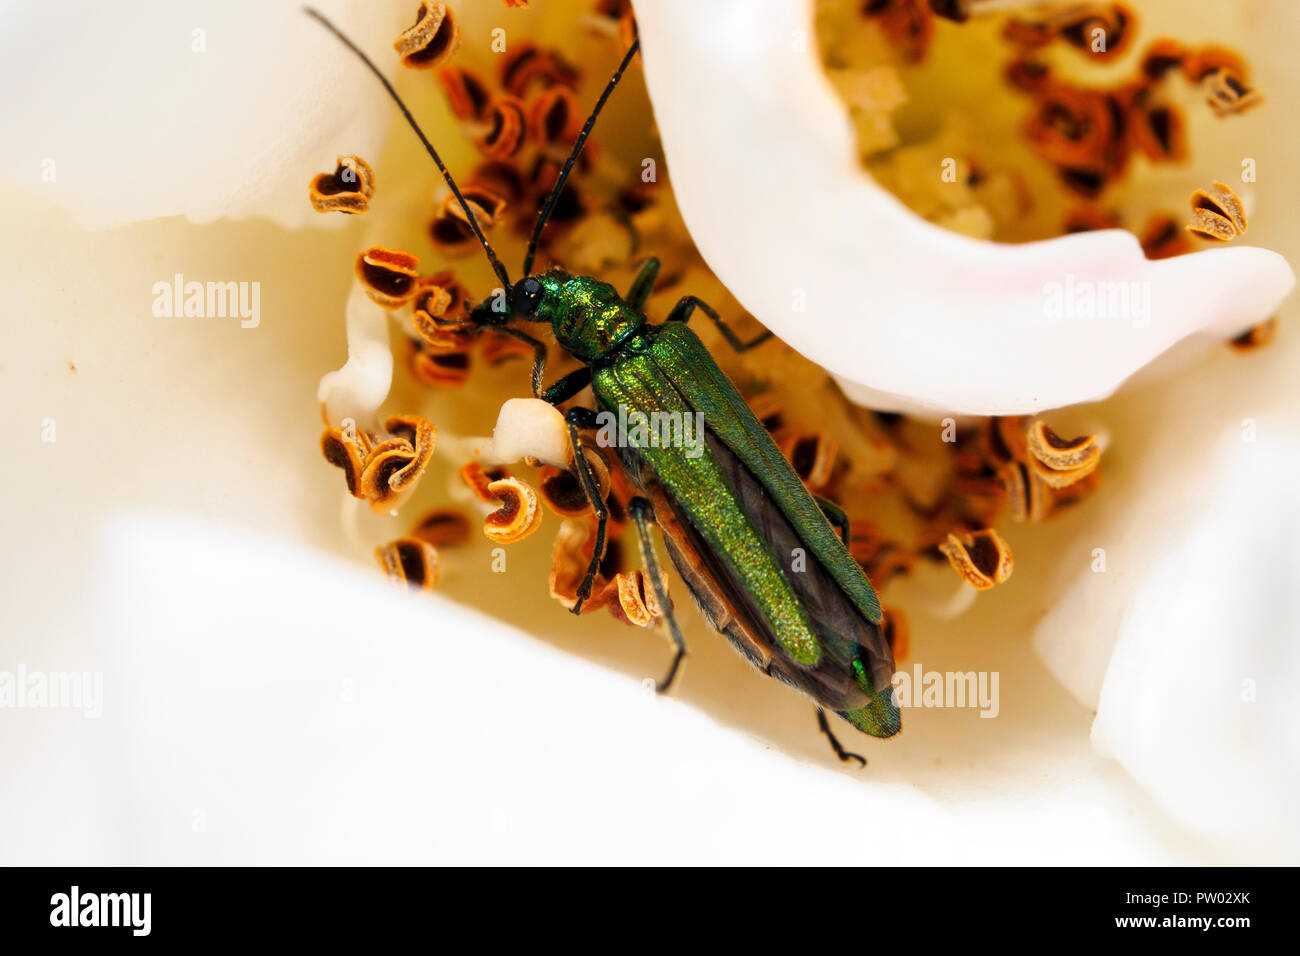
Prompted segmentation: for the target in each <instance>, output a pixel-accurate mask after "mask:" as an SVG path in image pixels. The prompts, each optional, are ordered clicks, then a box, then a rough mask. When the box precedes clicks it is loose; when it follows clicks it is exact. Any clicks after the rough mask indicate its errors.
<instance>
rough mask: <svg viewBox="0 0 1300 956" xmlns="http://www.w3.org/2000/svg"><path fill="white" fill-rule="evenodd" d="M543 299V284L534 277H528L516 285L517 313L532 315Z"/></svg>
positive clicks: (515, 300) (515, 304)
mask: <svg viewBox="0 0 1300 956" xmlns="http://www.w3.org/2000/svg"><path fill="white" fill-rule="evenodd" d="M541 299H542V284H541V283H540V282H538V281H537V280H536V279H534V278H531V277H529V278H527V279H525V280H524V281H523V282H520V283H519V284H518V285H517V286H515V292H514V302H513V303H512V304H513V305H514V307H515V314H516V315H530V314H532V311H533V309H535V308H537V303H538V302H540V301H541Z"/></svg>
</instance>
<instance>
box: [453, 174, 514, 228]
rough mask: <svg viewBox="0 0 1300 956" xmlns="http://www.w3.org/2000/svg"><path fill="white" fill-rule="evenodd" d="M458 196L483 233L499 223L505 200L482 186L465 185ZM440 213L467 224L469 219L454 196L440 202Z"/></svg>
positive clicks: (504, 208) (477, 184) (503, 213)
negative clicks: (461, 198) (463, 199)
mask: <svg viewBox="0 0 1300 956" xmlns="http://www.w3.org/2000/svg"><path fill="white" fill-rule="evenodd" d="M460 194H461V195H462V196H464V197H465V204H466V205H467V206H469V208H470V211H471V212H473V213H474V220H475V221H476V222H477V223H478V224H479V228H480V229H483V230H484V231H486V230H488V229H490V228H492V227H493V226H495V225H496V224H497V223H498V222H500V221H501V217H502V216H503V215H505V211H506V201H505V199H504V198H502V197H501V196H499V195H497V194H496V193H495V192H493V191H492V190H491V189H489V188H488V187H486V186H484V185H481V184H479V183H466V185H465V186H464V188H463V189H461V191H460ZM442 211H443V212H444V213H446V214H447V215H451V216H455V217H456V218H458V219H461V220H463V221H464V222H466V223H468V222H469V219H468V218H466V216H465V209H464V207H462V206H461V204H460V203H459V202H457V201H456V197H455V196H452V195H448V196H447V198H446V199H444V200H443V201H442Z"/></svg>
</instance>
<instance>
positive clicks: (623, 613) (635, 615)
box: [607, 568, 668, 627]
mask: <svg viewBox="0 0 1300 956" xmlns="http://www.w3.org/2000/svg"><path fill="white" fill-rule="evenodd" d="M660 583H662V584H663V585H664V588H665V590H666V589H667V586H668V581H667V578H666V577H664V578H662V579H661V582H660ZM607 589H608V590H609V591H610V592H611V597H612V598H614V600H610V601H609V604H608V607H609V612H610V614H612V615H613V616H614V617H616V618H618V619H619V620H620V621H623V622H624V623H625V624H630V625H632V626H633V627H649V626H650V625H651V624H653V623H654V622H655V620H656V619H657V618H658V617H659V616H660V615H661V614H663V609H662V608H661V607H660V606H659V596H658V595H657V594H655V590H654V587H653V586H652V585H651V583H650V578H649V575H647V574H646V572H645V569H644V568H637V569H636V570H635V571H628V572H620V573H619V574H616V575H615V576H614V580H613V581H611V582H610V583H609V585H608V586H607Z"/></svg>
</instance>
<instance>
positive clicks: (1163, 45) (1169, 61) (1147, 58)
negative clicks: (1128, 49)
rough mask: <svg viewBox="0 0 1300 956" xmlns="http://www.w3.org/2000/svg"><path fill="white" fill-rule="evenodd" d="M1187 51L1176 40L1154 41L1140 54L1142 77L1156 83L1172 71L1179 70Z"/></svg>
mask: <svg viewBox="0 0 1300 956" xmlns="http://www.w3.org/2000/svg"><path fill="white" fill-rule="evenodd" d="M1186 56H1187V50H1186V49H1185V48H1184V47H1183V45H1182V44H1181V43H1179V42H1178V41H1177V40H1169V39H1160V40H1154V41H1152V42H1151V43H1150V44H1148V45H1147V49H1146V52H1145V53H1144V54H1142V67H1141V69H1142V76H1143V77H1145V78H1146V79H1147V80H1149V81H1150V82H1152V83H1155V82H1158V81H1160V80H1162V79H1164V77H1165V76H1166V74H1168V73H1170V72H1171V71H1173V70H1177V69H1181V68H1182V65H1183V59H1184V58H1185V57H1186Z"/></svg>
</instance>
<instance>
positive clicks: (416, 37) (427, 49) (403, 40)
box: [393, 0, 460, 70]
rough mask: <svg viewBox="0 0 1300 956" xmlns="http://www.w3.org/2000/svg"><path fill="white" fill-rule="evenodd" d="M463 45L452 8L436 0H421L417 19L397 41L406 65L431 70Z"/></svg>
mask: <svg viewBox="0 0 1300 956" xmlns="http://www.w3.org/2000/svg"><path fill="white" fill-rule="evenodd" d="M458 46H460V27H459V26H458V25H457V23H456V18H455V16H453V15H452V12H451V8H450V7H448V6H447V5H446V4H445V3H439V2H436V0H421V2H420V9H419V11H418V12H417V13H416V19H415V23H414V24H412V25H411V26H410V27H408V28H407V29H406V30H405V31H403V33H402V35H401V36H399V37H398V38H397V39H396V40H394V41H393V49H394V50H396V51H397V54H398V56H400V57H401V58H402V66H409V67H410V68H411V69H414V70H431V69H433V68H434V67H436V66H440V65H441V64H443V63H445V62H446V61H447V60H448V59H450V57H451V55H452V54H453V53H455V52H456V48H457V47H458Z"/></svg>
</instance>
